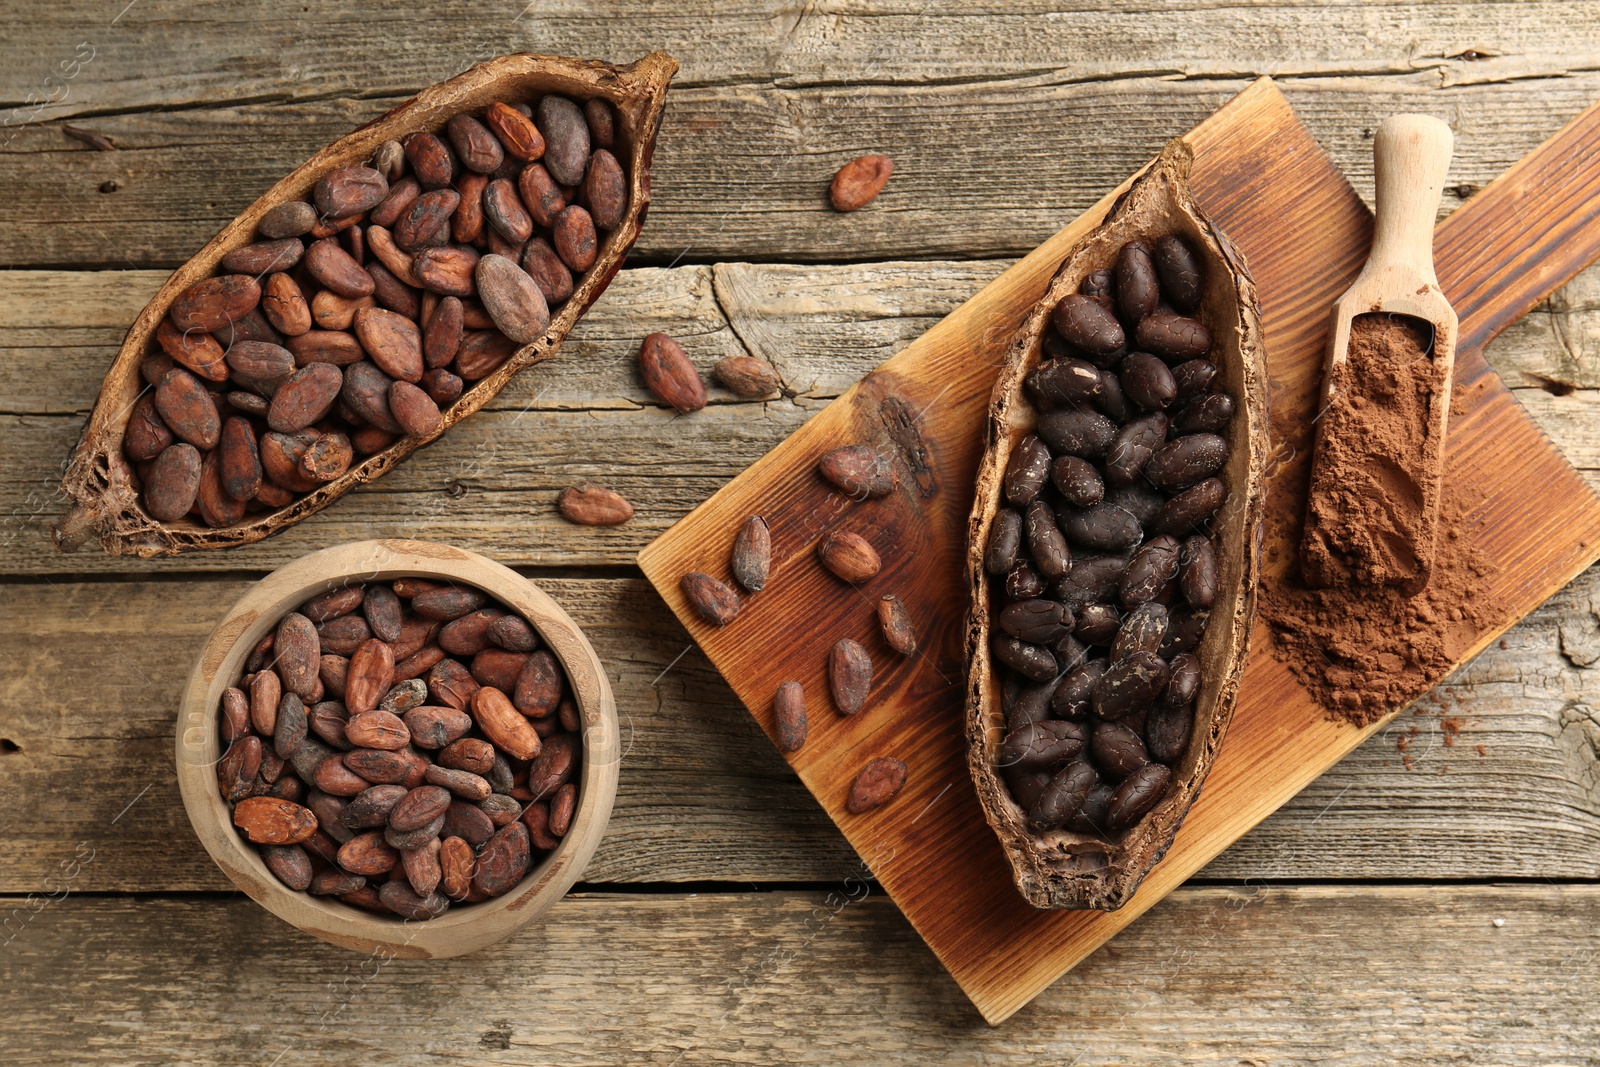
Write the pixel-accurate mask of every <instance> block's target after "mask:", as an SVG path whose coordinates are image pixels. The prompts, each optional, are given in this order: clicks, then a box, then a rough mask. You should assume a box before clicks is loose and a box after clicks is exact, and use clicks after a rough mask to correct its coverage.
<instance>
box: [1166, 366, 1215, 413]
mask: <svg viewBox="0 0 1600 1067" xmlns="http://www.w3.org/2000/svg"><path fill="white" fill-rule="evenodd" d="M1216 376H1217V365H1216V364H1215V363H1213V362H1211V361H1210V360H1208V359H1191V360H1186V361H1185V362H1183V363H1179V364H1178V365H1177V366H1176V367H1173V368H1172V383H1173V385H1175V386H1176V387H1177V389H1178V395H1177V397H1176V402H1177V403H1179V404H1186V403H1188V402H1189V401H1191V400H1193V399H1194V398H1195V397H1197V396H1202V395H1204V394H1205V392H1206V390H1208V389H1210V388H1211V382H1212V380H1213V379H1215V378H1216ZM1218 395H1225V394H1218Z"/></svg>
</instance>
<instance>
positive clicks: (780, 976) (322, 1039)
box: [0, 857, 1600, 1067]
mask: <svg viewBox="0 0 1600 1067" xmlns="http://www.w3.org/2000/svg"><path fill="white" fill-rule="evenodd" d="M99 862H100V861H99V858H98V857H96V858H95V859H94V863H93V864H91V865H90V866H89V867H88V868H86V869H87V870H92V869H93V865H94V864H98V863H99ZM858 879H859V872H856V871H851V870H845V871H841V872H839V874H838V875H837V877H836V878H834V879H833V882H834V885H833V886H832V887H831V889H830V890H826V891H818V892H783V893H771V894H751V895H724V894H713V895H706V894H700V895H694V896H684V895H666V896H654V895H651V896H631V895H629V896H613V895H576V896H572V897H569V898H568V899H566V900H564V901H562V902H561V903H560V904H559V905H557V907H556V908H555V909H554V910H553V911H552V912H551V913H550V914H549V915H547V916H546V917H545V918H544V920H542V921H541V922H538V923H536V924H535V925H534V926H532V927H530V928H529V929H528V930H526V931H524V932H523V933H522V934H521V935H520V936H518V937H516V938H513V939H512V940H510V941H509V942H505V943H502V944H500V945H497V946H494V947H492V948H489V949H485V950H484V951H482V952H479V953H476V954H474V955H471V956H465V957H462V958H460V959H455V960H385V959H381V958H374V957H364V956H359V955H356V954H353V953H350V952H346V951H344V950H341V949H338V948H334V947H332V946H329V945H324V944H322V943H320V942H316V941H313V940H311V939H310V938H308V937H306V936H304V935H302V934H299V933H298V932H296V931H294V930H293V929H292V928H291V927H288V926H286V925H284V924H283V923H280V922H279V921H278V920H276V919H274V918H272V917H271V916H270V915H268V914H267V913H265V912H264V911H262V910H261V909H260V908H257V907H256V906H255V905H254V904H252V903H251V902H250V901H248V900H245V899H243V898H237V897H236V898H230V899H199V900H137V899H115V898H113V899H83V898H76V897H69V898H67V899H65V900H62V901H58V902H49V901H45V902H43V903H42V905H40V904H39V903H37V902H35V903H32V904H30V903H27V902H25V901H18V900H17V899H16V898H12V899H11V900H9V901H6V902H5V903H6V904H8V905H9V906H10V907H11V909H12V910H11V911H10V913H9V914H10V916H11V918H10V919H9V920H8V924H7V930H8V937H9V938H10V941H9V944H6V945H5V950H4V952H0V989H4V991H5V992H4V993H3V994H0V1006H3V1008H4V1010H5V1012H6V1035H7V1040H6V1045H7V1052H8V1055H9V1057H10V1058H11V1059H12V1060H13V1062H19V1063H29V1064H32V1063H56V1062H60V1061H61V1059H62V1058H63V1057H69V1058H70V1060H71V1062H73V1063H82V1064H99V1063H114V1064H118V1065H119V1067H120V1065H144V1064H160V1065H163V1067H165V1065H168V1064H174V1063H181V1064H211V1063H259V1064H268V1063H273V1062H282V1063H296V1062H317V1061H322V1060H334V1059H337V1060H338V1061H340V1062H363V1061H375V1062H384V1063H404V1064H421V1063H470V1064H533V1063H541V1064H542V1063H583V1064H608V1063H627V1064H641V1063H642V1064H663V1065H667V1064H678V1063H711V1062H715V1063H774V1062H782V1063H818V1064H845V1063H851V1064H853V1063H873V1064H877V1063H885V1062H940V1063H953V1064H961V1065H975V1064H980V1063H995V1062H1044V1063H1063V1062H1068V1061H1070V1062H1072V1063H1075V1064H1085V1065H1088V1064H1120V1063H1167V1062H1180V1061H1181V1062H1185V1063H1219V1064H1220V1063H1227V1064H1238V1063H1291V1064H1309V1063H1317V1064H1336V1065H1354V1064H1370V1063H1388V1062H1395V1061H1397V1060H1403V1061H1404V1062H1406V1063H1408V1064H1461V1063H1494V1064H1506V1065H1523V1064H1571V1063H1580V1062H1583V1063H1587V1062H1591V1061H1592V1057H1593V1054H1594V1049H1595V1047H1596V1046H1597V1044H1600V1019H1597V1016H1596V1014H1595V1012H1594V1010H1593V1002H1592V1001H1593V993H1592V990H1593V987H1594V984H1595V981H1596V979H1597V978H1600V957H1597V955H1596V952H1595V950H1594V946H1593V943H1592V939H1588V938H1586V937H1584V936H1578V937H1577V938H1576V939H1575V937H1574V932H1575V931H1590V930H1593V929H1594V926H1595V924H1596V923H1597V922H1600V889H1597V888H1596V887H1594V886H1549V885H1547V886H1518V887H1481V888H1474V887H1460V886H1453V887H1419V888H1400V887H1390V888H1339V889H1331V888H1308V887H1307V888H1301V887H1295V888H1268V889H1260V890H1257V891H1254V892H1240V891H1237V890H1232V889H1201V890H1180V891H1179V892H1177V893H1174V894H1173V895H1172V897H1171V898H1169V899H1168V900H1167V901H1165V902H1163V903H1162V904H1160V905H1159V906H1157V908H1156V909H1155V910H1154V911H1153V912H1151V914H1150V915H1149V916H1147V917H1146V918H1145V919H1144V920H1143V921H1142V922H1140V923H1138V924H1137V925H1136V926H1134V927H1133V928H1132V929H1130V930H1128V931H1126V932H1124V933H1123V934H1122V935H1121V936H1119V937H1118V938H1117V939H1116V940H1115V941H1114V942H1112V943H1111V944H1110V945H1108V946H1106V947H1105V948H1103V949H1101V950H1100V951H1099V952H1097V953H1096V954H1095V955H1094V956H1092V957H1090V958H1089V959H1088V960H1086V961H1085V962H1084V963H1083V964H1082V965H1081V966H1079V967H1078V969H1077V970H1075V971H1073V972H1072V973H1070V974H1068V975H1067V976H1066V977H1064V978H1062V979H1061V980H1060V981H1059V982H1057V983H1056V984H1055V985H1054V986H1052V987H1051V988H1050V989H1048V990H1046V991H1045V992H1044V994H1042V995H1041V996H1040V997H1039V999H1038V1001H1037V1002H1035V1003H1034V1004H1033V1005H1031V1006H1029V1007H1028V1008H1026V1009H1024V1010H1023V1011H1022V1012H1020V1013H1019V1014H1018V1015H1017V1016H1015V1017H1014V1018H1013V1019H1012V1020H1010V1021H1009V1022H1007V1023H1006V1024H1005V1025H1003V1026H1000V1027H997V1028H994V1029H990V1028H987V1027H984V1026H982V1025H981V1024H980V1023H979V1022H978V1020H977V1016H976V1015H975V1013H973V1012H972V1010H971V1007H970V1005H968V1004H966V1003H965V1002H964V1001H963V1000H962V998H961V995H960V993H959V992H958V991H957V989H956V987H955V985H954V983H952V982H951V981H950V980H949V978H948V977H946V976H945V975H944V974H943V973H942V972H941V971H940V970H939V965H938V963H937V962H936V961H935V960H934V958H933V956H932V954H931V953H929V952H928V950H927V949H926V948H925V947H924V946H923V945H922V944H921V943H920V942H919V941H918V939H917V937H916V934H915V933H914V932H913V931H912V930H911V928H910V927H909V926H908V925H907V924H906V922H905V921H904V919H902V918H901V917H900V915H899V913H898V912H896V911H895V909H894V907H893V906H892V905H891V904H890V903H889V902H888V901H887V900H885V899H884V898H882V897H881V896H877V895H870V896H867V897H865V898H864V899H855V900H854V902H852V899H853V898H861V894H862V893H863V891H864V886H863V883H861V882H860V881H859V880H858ZM61 881H62V882H64V883H65V884H66V885H67V886H69V887H70V885H71V882H70V880H69V879H65V878H63V879H61ZM34 907H38V910H37V911H36V912H30V909H31V908H34ZM11 931H15V933H11Z"/></svg>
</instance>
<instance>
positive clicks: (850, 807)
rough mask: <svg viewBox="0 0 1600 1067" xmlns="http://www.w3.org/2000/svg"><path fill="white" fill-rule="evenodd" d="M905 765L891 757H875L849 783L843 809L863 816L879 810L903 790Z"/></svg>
mask: <svg viewBox="0 0 1600 1067" xmlns="http://www.w3.org/2000/svg"><path fill="white" fill-rule="evenodd" d="M906 773H907V768H906V765H905V764H904V763H903V762H901V761H900V760H897V759H894V758H893V757H891V756H877V757H875V758H873V759H871V760H869V761H868V762H867V765H866V766H865V767H863V768H861V773H860V774H857V775H856V779H855V781H853V782H851V783H850V794H849V796H847V797H846V798H845V802H844V807H845V810H846V811H848V812H849V813H850V814H852V815H864V814H866V813H867V812H869V811H872V810H873V809H875V808H881V807H883V805H885V804H887V803H888V802H889V801H891V800H893V799H894V798H895V795H896V794H898V793H899V792H900V790H901V789H903V788H905V784H906Z"/></svg>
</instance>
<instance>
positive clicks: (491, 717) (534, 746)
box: [472, 686, 541, 759]
mask: <svg viewBox="0 0 1600 1067" xmlns="http://www.w3.org/2000/svg"><path fill="white" fill-rule="evenodd" d="M472 718H473V721H474V722H476V723H477V724H478V729H480V730H482V731H483V734H484V736H485V737H487V738H488V739H489V740H490V741H492V742H493V743H494V744H495V745H497V746H499V747H500V748H501V749H503V750H504V751H505V752H507V753H508V754H510V755H511V756H513V757H515V758H516V759H533V758H534V757H535V756H537V755H538V754H539V749H540V747H541V746H540V741H539V735H538V734H537V733H535V732H534V729H533V727H532V726H530V725H528V720H527V719H525V718H523V717H522V715H521V714H520V713H519V712H518V711H517V709H516V708H515V707H513V706H512V704H511V701H510V699H508V698H507V697H506V695H505V694H504V693H502V692H500V690H498V689H491V688H489V687H487V686H485V687H483V688H481V689H479V690H478V691H477V692H476V693H474V694H472Z"/></svg>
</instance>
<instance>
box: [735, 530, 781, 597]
mask: <svg viewBox="0 0 1600 1067" xmlns="http://www.w3.org/2000/svg"><path fill="white" fill-rule="evenodd" d="M728 569H729V570H730V571H732V572H733V577H734V580H735V581H737V582H738V583H739V584H740V585H742V586H744V587H745V588H746V589H748V590H749V591H750V592H752V593H759V592H760V591H761V590H762V589H763V588H765V587H766V584H767V579H768V578H769V577H770V576H771V573H772V534H771V532H770V531H769V530H768V529H767V520H765V519H763V518H762V517H761V516H760V515H752V516H750V517H749V518H748V519H746V520H745V524H744V526H743V527H742V528H741V529H740V530H739V534H738V536H737V537H735V538H734V540H733V552H732V554H731V556H730V558H729V560H728Z"/></svg>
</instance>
